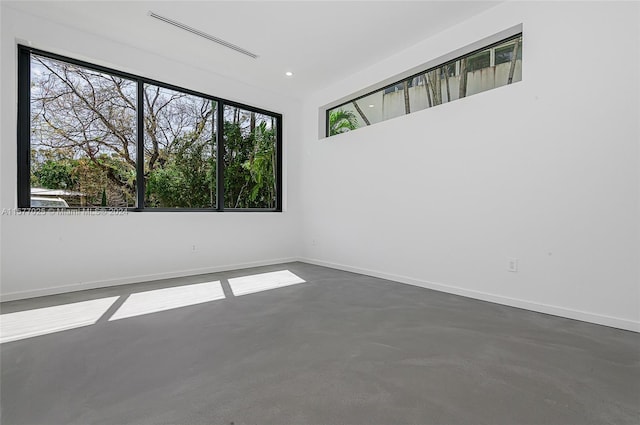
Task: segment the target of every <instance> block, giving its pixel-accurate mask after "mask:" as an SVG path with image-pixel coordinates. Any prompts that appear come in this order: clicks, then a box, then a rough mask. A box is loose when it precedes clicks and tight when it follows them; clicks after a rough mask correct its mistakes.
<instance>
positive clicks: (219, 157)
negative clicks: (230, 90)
mask: <svg viewBox="0 0 640 425" xmlns="http://www.w3.org/2000/svg"><path fill="white" fill-rule="evenodd" d="M216 113H217V119H216V126H217V128H216V210H217V211H224V104H223V103H222V102H220V101H218V102H217V110H216Z"/></svg>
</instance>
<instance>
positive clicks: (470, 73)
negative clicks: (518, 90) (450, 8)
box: [325, 33, 522, 136]
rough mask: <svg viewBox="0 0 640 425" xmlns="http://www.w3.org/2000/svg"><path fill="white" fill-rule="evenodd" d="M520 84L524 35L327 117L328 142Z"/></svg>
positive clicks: (355, 100)
mask: <svg viewBox="0 0 640 425" xmlns="http://www.w3.org/2000/svg"><path fill="white" fill-rule="evenodd" d="M521 80H522V33H520V34H517V35H515V36H513V37H509V38H507V39H504V40H501V41H499V42H497V43H492V44H490V45H488V46H484V47H482V48H481V49H477V50H474V51H473V52H470V53H468V54H466V55H464V56H461V57H458V58H457V59H454V60H450V61H447V62H445V63H441V64H438V65H437V66H435V67H430V68H428V69H425V70H423V71H420V72H419V73H417V74H414V75H412V76H410V77H408V78H405V79H403V80H400V81H396V82H394V83H392V84H389V85H387V86H385V87H383V88H381V89H379V90H376V91H373V92H371V93H368V94H365V95H363V96H358V97H355V98H353V99H351V100H348V101H346V102H343V103H341V104H340V105H338V106H335V107H332V108H330V109H327V111H326V117H325V120H326V136H334V135H336V134H340V133H345V132H348V131H352V130H355V129H358V128H361V127H366V126H369V125H372V124H375V123H378V122H381V121H386V120H388V119H392V118H395V117H399V116H401V115H407V114H410V113H411V112H416V111H420V110H423V109H426V108H431V107H433V106H437V105H441V104H443V103H447V102H451V101H454V100H457V99H461V98H463V97H468V96H471V95H473V94H476V93H480V92H483V91H486V90H491V89H494V88H496V87H500V86H504V85H507V84H512V83H514V82H517V81H521Z"/></svg>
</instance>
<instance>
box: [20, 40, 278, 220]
mask: <svg viewBox="0 0 640 425" xmlns="http://www.w3.org/2000/svg"><path fill="white" fill-rule="evenodd" d="M17 47H18V120H17V121H18V122H17V139H18V155H17V157H18V176H17V177H18V208H19V209H23V210H24V209H30V208H31V154H30V152H31V55H32V54H34V55H38V56H42V57H46V58H48V59H52V60H56V61H60V62H65V63H69V64H72V65H77V66H81V67H84V68H87V69H90V70H93V71H97V72H103V73H106V74H110V75H113V76H116V77H119V78H126V79H129V80H132V81H134V82H135V83H136V84H137V90H136V103H137V109H136V134H137V136H136V137H137V139H136V142H137V143H136V150H137V152H136V201H137V202H136V204H137V206H136V207H130V208H126V210H127V211H133V212H148V211H151V212H174V211H175V212H225V211H226V212H282V157H283V155H282V149H283V148H282V130H283V116H282V114H279V113H277V112H272V111H268V110H266V109H261V108H258V107H255V106H251V105H247V104H243V103H239V102H234V101H231V100H227V99H223V98H220V97H217V96H211V95H209V94H206V93H202V92H198V91H196V90H191V89H186V88H184V87H180V86H176V85H173V84H170V83H165V82H162V81H157V80H154V79H151V78H146V77H142V76H139V75H135V74H131V73H128V72H123V71H118V70H115V69H112V68H108V67H105V66H101V65H96V64H92V63H89V62H85V61H82V60H78V59H74V58H70V57H67V56H63V55H59V54H56V53H51V52H47V51H44V50H40V49H36V48H32V47H29V46H24V45H21V44H18V46H17ZM145 84H152V85H155V86H158V87H161V88H166V89H169V90H175V91H178V92H182V93H185V94H188V95H192V96H198V97H201V98H204V99H207V100H210V101H213V102H216V108H217V109H216V114H217V117H216V120H215V129H216V130H215V131H216V147H217V154H216V206H215V207H212V208H151V207H145V205H144V195H145V181H144V178H138V176H143V175H144V130H143V128H144V102H143V99H144V87H145ZM225 106H231V107H236V108H240V109H244V110H246V111H249V112H255V113H258V114H263V115H268V116H272V117H274V118H275V119H276V141H275V142H276V146H275V149H276V164H275V168H276V195H275V196H276V199H275V201H276V202H275V208H228V207H227V208H225V206H224V148H225V146H224V113H223V112H224V107H225ZM68 209H69V210H73V209H86V208H82V207H69V208H68ZM94 209H96V210H99V209H101V208H100V207H96V208H94Z"/></svg>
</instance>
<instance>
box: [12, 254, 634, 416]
mask: <svg viewBox="0 0 640 425" xmlns="http://www.w3.org/2000/svg"><path fill="white" fill-rule="evenodd" d="M283 270H288V271H289V272H290V273H292V274H295V275H296V276H298V277H300V278H301V279H302V280H304V281H305V282H304V283H296V284H287V285H286V286H282V287H279V288H276V289H271V290H265V291H261V292H252V293H247V294H246V295H242V296H237V297H236V296H234V293H233V289H232V287H231V285H230V284H229V281H230V280H231V281H232V282H234V280H233V279H234V278H240V277H246V276H249V275H255V274H260V273H268V272H279V271H283ZM214 281H215V282H217V281H219V282H220V285H221V287H222V290H223V292H224V295H225V298H224V299H215V300H212V301H210V302H206V303H200V304H195V305H190V306H185V307H180V308H174V309H169V310H164V311H158V312H154V313H149V314H140V315H138V316H134V317H126V318H122V319H119V320H111V321H110V320H109V318H110V317H112V316H113V315H114V314H115V313H116V312H117V311H118V309H119V308H121V306H122V305H123V304H124V303H126V300H127V299H128V298H129V297H130V295H131V294H133V293H137V294H140V293H142V292H145V291H155V290H158V289H164V288H172V287H176V286H183V285H190V284H199V283H200V284H201V283H204V282H214ZM105 297H118V301H116V302H115V303H113V304H112V305H111V306H110V307H109V308H108V309H107V310H106V311H104V312H102V311H101V312H100V314H101V315H100V318H99V319H98V320H97V322H96V323H95V324H93V325H88V326H84V327H80V328H76V329H71V330H66V331H60V332H55V333H49V334H44V335H41V336H36V337H32V338H26V339H21V340H16V341H13V342H7V343H4V344H2V345H0V355H1V358H0V367H1V372H2V375H1V379H2V380H1V388H0V389H1V393H0V402H1V408H2V410H1V411H2V417H1V420H0V422H1V423H2V424H3V425H16V424H25V425H26V424H28V425H36V424H43V425H45V424H46V425H56V424H79V425H87V424H95V425H100V424H104V425H115V424H136V425H144V424H176V425H192V424H193V425H196V424H202V425H205V424H206V425H211V424H227V425H228V424H234V425H240V424H278V425H284V424H300V425H303V424H367V425H373V424H385V425H388V424H474V425H481V424H492V425H493V424H510V425H511V424H563V425H565V424H580V425H583V424H638V423H640V335H639V334H636V333H633V332H627V331H621V330H617V329H612V328H607V327H603V326H597V325H592V324H588V323H583V322H578V321H573V320H568V319H562V318H558V317H553V316H548V315H543V314H538V313H533V312H529V311H525V310H519V309H515V308H510V307H505V306H500V305H495V304H491V303H486V302H482V301H476V300H471V299H467V298H463V297H458V296H454V295H449V294H444V293H439V292H435V291H430V290H426V289H422V288H417V287H412V286H408V285H403V284H399V283H394V282H390V281H386V280H382V279H377V278H372V277H367V276H362V275H358V274H353V273H347V272H342V271H338V270H333V269H328V268H323V267H318V266H313V265H308V264H303V263H291V264H284V265H275V266H268V267H260V268H255V269H249V270H238V271H234V272H226V273H216V274H211V275H206V276H197V277H191V278H183V279H169V280H165V281H160V282H149V283H145V284H138V285H127V286H122V287H117V288H109V289H102V290H92V291H85V292H79V293H73V294H64V295H59V296H52V297H43V298H38V299H32V300H22V301H15V302H10V303H4V304H3V305H2V306H1V308H2V314H3V315H4V314H9V313H13V312H19V311H29V310H34V309H38V308H45V307H51V306H55V305H60V304H68V303H76V302H82V301H86V300H92V299H94V300H95V299H101V298H105ZM140 297H143V296H142V295H138V296H137V298H140ZM156 298H157V297H156Z"/></svg>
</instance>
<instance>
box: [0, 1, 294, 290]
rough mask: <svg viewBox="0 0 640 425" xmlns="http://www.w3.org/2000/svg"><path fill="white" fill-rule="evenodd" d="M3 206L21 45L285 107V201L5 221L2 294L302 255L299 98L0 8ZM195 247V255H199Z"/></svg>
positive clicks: (10, 172)
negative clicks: (250, 207)
mask: <svg viewBox="0 0 640 425" xmlns="http://www.w3.org/2000/svg"><path fill="white" fill-rule="evenodd" d="M1 10H2V12H1V19H2V21H1V22H2V29H1V35H2V45H1V52H0V58H1V61H2V64H1V68H0V72H1V83H0V89H1V90H2V96H1V100H0V107H1V114H0V137H1V143H0V179H1V180H0V181H1V194H0V207H1V208H2V209H8V210H10V209H12V208H15V207H16V192H17V189H16V102H17V100H16V56H17V53H16V44H17V42H21V43H24V42H26V41H29V42H31V43H32V46H33V47H37V48H40V49H43V50H47V51H51V52H55V53H60V54H64V55H68V56H72V57H75V58H78V59H83V60H87V61H89V62H93V63H98V64H100V65H104V66H108V67H112V68H115V69H119V70H122V71H127V72H131V73H134V74H138V75H143V76H146V77H150V78H154V79H157V80H160V81H164V82H168V83H172V84H175V85H178V86H182V87H186V88H190V89H193V90H198V91H202V92H205V93H211V94H213V95H216V96H219V97H223V98H227V99H231V100H236V101H240V102H243V103H247V104H250V105H254V106H258V107H261V108H264V109H267V110H272V111H275V112H280V113H283V114H284V116H285V120H284V134H283V136H284V137H283V143H284V152H285V158H284V170H285V175H284V180H285V181H284V193H285V198H284V204H285V212H283V213H282V214H278V213H264V214H262V213H260V214H253V213H223V214H215V213H180V212H175V213H160V212H158V213H129V214H128V215H126V216H107V217H95V216H51V215H47V216H17V215H10V213H9V215H6V214H7V211H5V215H3V216H2V217H1V218H0V226H1V230H2V242H1V252H2V259H1V267H2V269H1V275H0V276H1V286H0V289H1V291H0V295H1V297H2V299H3V300H8V299H14V298H21V297H25V296H34V295H41V294H48V293H55V292H61V291H66V290H74V289H84V288H89V287H93V286H106V285H112V284H119V283H129V282H135V281H141V280H147V279H153V278H162V277H168V276H179V275H185V274H195V273H204V272H208V271H215V270H222V269H228V268H236V267H244V266H251V265H258V264H267V263H275V262H280V261H287V260H291V259H294V258H295V257H296V255H297V253H298V245H297V244H298V242H297V241H298V234H299V231H298V230H299V217H300V197H299V196H298V195H297V193H298V191H299V186H298V185H297V179H295V178H292V177H291V176H292V175H295V174H296V173H297V169H298V168H297V161H291V160H290V159H289V158H296V157H297V155H298V153H297V152H298V146H299V144H297V143H292V142H293V141H297V140H299V139H300V126H299V124H298V121H299V116H300V112H299V110H300V103H299V102H298V101H295V100H291V99H286V98H282V97H280V98H278V97H276V96H274V95H273V93H272V92H268V91H265V90H261V89H260V88H259V87H252V86H248V85H245V84H242V83H239V82H237V81H232V80H229V79H226V78H223V77H220V76H218V75H216V74H212V73H207V72H205V71H204V70H201V69H196V68H192V67H189V66H187V65H184V64H180V63H175V62H173V61H170V60H168V59H165V58H162V57H159V56H155V55H152V54H150V53H147V52H144V51H141V50H137V49H135V48H133V47H131V46H127V45H122V44H118V43H116V42H113V41H110V40H106V39H103V38H99V37H96V36H93V35H91V34H88V33H86V32H78V31H75V30H73V29H71V28H68V27H63V26H59V25H56V24H54V23H52V22H50V21H48V20H43V19H40V18H37V17H34V16H29V15H26V14H23V13H20V12H17V11H15V10H13V9H11V8H9V7H5V6H4V5H2V6H1ZM193 245H195V246H196V251H195V252H193Z"/></svg>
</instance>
